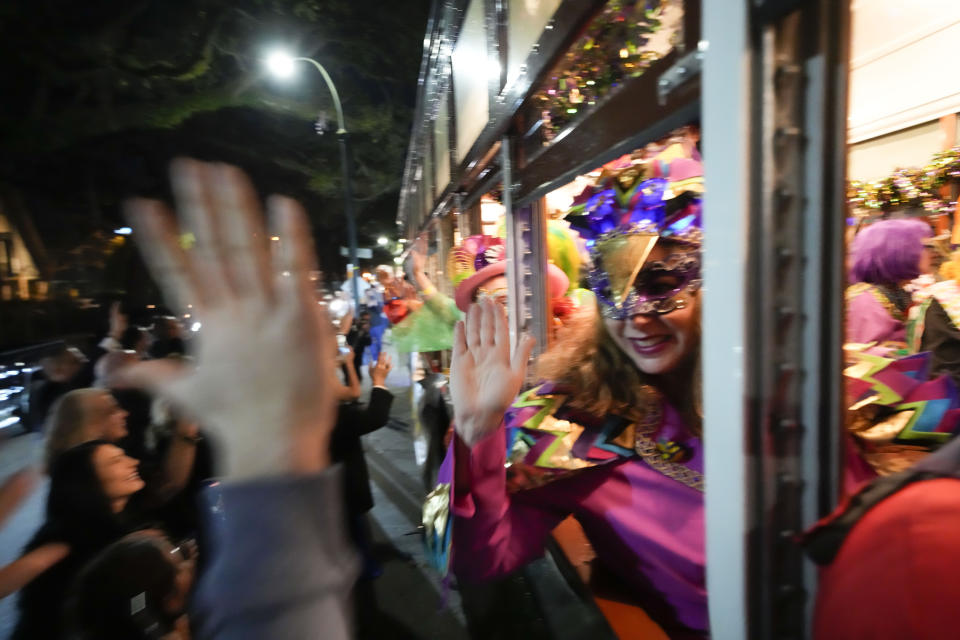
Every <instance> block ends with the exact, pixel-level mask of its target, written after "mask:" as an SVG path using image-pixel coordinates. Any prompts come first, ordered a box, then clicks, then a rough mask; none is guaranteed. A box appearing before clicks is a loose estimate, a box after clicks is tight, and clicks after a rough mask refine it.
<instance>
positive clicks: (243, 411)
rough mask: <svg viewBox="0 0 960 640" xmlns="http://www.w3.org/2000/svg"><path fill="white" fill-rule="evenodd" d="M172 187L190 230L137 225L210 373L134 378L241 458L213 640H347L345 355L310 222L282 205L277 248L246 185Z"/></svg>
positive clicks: (169, 222) (216, 505) (209, 494)
mask: <svg viewBox="0 0 960 640" xmlns="http://www.w3.org/2000/svg"><path fill="white" fill-rule="evenodd" d="M171 178H172V183H173V192H174V196H175V199H176V202H177V209H178V211H179V214H180V216H179V217H180V220H179V223H178V222H177V221H176V220H174V218H173V216H172V215H171V214H170V213H169V212H168V211H167V210H166V207H165V206H164V205H163V204H162V203H159V202H156V201H151V200H135V201H133V202H130V203H129V204H128V205H127V212H128V215H129V217H130V219H131V226H132V227H133V228H134V230H135V233H136V234H137V239H138V242H139V245H140V249H141V251H142V252H143V255H144V258H145V259H146V263H147V265H148V267H149V268H150V270H151V272H152V274H153V276H154V278H155V280H156V281H157V283H158V284H159V285H160V287H161V288H162V290H163V291H164V293H165V295H166V298H167V302H168V304H170V305H171V306H172V307H173V308H175V309H180V310H181V311H182V310H183V309H185V308H186V306H187V305H188V304H190V305H192V308H193V314H194V316H195V317H196V318H197V319H198V320H200V321H201V322H202V323H203V331H202V334H201V335H199V336H198V342H199V346H198V349H197V350H196V367H195V368H193V369H192V370H184V369H183V368H181V367H177V366H174V367H171V366H170V365H169V363H165V362H162V361H154V362H147V363H143V364H140V365H137V366H136V367H131V368H130V373H129V374H128V375H129V377H130V378H131V382H135V383H139V384H144V385H145V386H148V387H150V388H151V389H153V390H154V391H155V392H157V393H159V394H161V395H163V396H165V397H167V398H168V399H169V400H170V401H171V402H173V403H174V404H175V405H177V406H178V407H179V408H180V409H181V410H182V411H184V412H186V413H187V414H189V415H190V416H192V417H194V418H195V419H196V420H197V421H198V422H199V423H201V424H203V425H205V426H208V425H209V427H210V428H211V429H214V430H216V431H217V432H218V433H219V435H220V440H221V442H222V445H223V449H224V451H225V456H224V458H225V460H224V462H225V465H224V466H225V471H226V477H225V478H224V480H223V481H221V482H220V483H217V484H215V485H214V486H213V487H211V488H210V489H207V491H206V500H207V503H208V505H209V507H210V510H209V512H208V513H209V514H210V517H209V518H208V520H209V522H208V529H209V530H210V532H211V533H210V537H211V540H212V545H211V547H212V553H211V556H210V562H209V565H208V569H207V571H206V573H205V574H204V576H203V578H202V580H201V584H200V586H199V588H198V592H197V596H196V608H197V609H198V614H199V615H198V616H197V620H199V621H200V634H199V637H201V638H216V639H218V640H222V639H227V638H229V639H233V638H308V637H317V636H318V635H320V636H323V637H327V638H337V639H339V638H347V637H349V634H350V624H349V617H348V616H349V613H348V609H347V606H346V605H347V595H348V593H349V590H350V587H351V585H352V582H353V579H354V577H355V576H356V559H355V556H354V554H353V553H351V551H350V550H349V545H348V543H347V539H346V534H345V532H344V531H343V528H342V526H337V524H336V523H342V522H343V516H342V512H341V511H342V505H341V497H340V496H341V487H340V478H339V472H338V470H337V469H328V467H329V464H330V462H329V440H330V433H331V431H332V428H333V421H334V411H335V405H336V400H335V397H334V389H335V387H334V385H333V383H332V378H333V376H334V363H333V351H334V348H333V347H334V344H335V342H334V339H333V335H332V328H331V322H330V319H329V318H328V316H327V314H326V311H325V309H324V307H323V306H322V305H319V304H318V303H317V300H316V297H315V292H314V290H313V286H312V284H311V282H310V277H309V274H310V270H311V269H313V265H314V255H313V248H312V242H311V233H310V229H309V227H308V225H307V221H306V214H305V212H304V211H303V209H302V208H301V207H300V206H299V205H298V204H297V203H296V202H294V201H292V200H289V199H287V198H282V197H277V196H274V197H272V198H270V200H269V201H268V210H269V213H270V217H271V221H272V223H273V232H272V233H267V230H266V228H265V226H264V224H263V220H262V215H261V213H260V202H259V199H258V197H257V195H256V193H255V192H254V190H253V186H252V185H251V184H250V182H249V180H248V179H247V177H246V176H245V175H244V174H243V173H242V172H241V171H240V170H239V169H236V168H235V167H230V166H226V165H214V164H204V163H200V162H196V161H192V160H178V161H175V162H174V164H173V167H172V170H171ZM186 230H189V231H190V233H191V234H192V236H193V238H194V239H195V243H194V244H193V245H192V246H189V245H187V246H188V248H185V245H186V243H185V242H184V241H183V238H184V237H185V235H184V232H185V231H186ZM271 235H276V236H279V238H280V241H279V242H278V243H275V244H278V245H279V250H278V251H277V252H276V254H275V255H274V256H273V259H272V260H271V253H270V250H269V244H270V241H269V238H270V236H271ZM303 558H310V559H311V562H309V563H304V562H303Z"/></svg>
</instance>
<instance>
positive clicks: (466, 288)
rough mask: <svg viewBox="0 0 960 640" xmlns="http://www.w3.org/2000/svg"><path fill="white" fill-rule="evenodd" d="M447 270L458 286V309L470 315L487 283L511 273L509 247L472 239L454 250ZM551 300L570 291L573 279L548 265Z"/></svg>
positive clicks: (486, 238) (497, 240) (491, 239)
mask: <svg viewBox="0 0 960 640" xmlns="http://www.w3.org/2000/svg"><path fill="white" fill-rule="evenodd" d="M447 269H448V272H449V273H450V275H451V279H452V280H453V283H454V285H455V287H456V288H455V289H454V292H453V297H454V300H455V301H456V303H457V308H458V309H460V310H461V311H463V312H466V311H467V309H469V308H470V304H471V303H472V302H473V297H474V294H475V293H476V291H477V289H479V288H480V287H481V286H482V285H483V283H484V282H486V281H488V280H490V279H491V278H495V277H497V276H502V275H503V274H505V273H506V272H507V260H506V247H505V246H504V244H503V240H502V239H501V238H494V237H490V236H470V237H469V238H467V239H466V240H464V242H463V244H462V245H460V246H458V247H454V248H453V249H452V250H451V251H450V256H449V258H448V259H447ZM547 277H548V278H549V280H550V297H551V298H560V297H562V296H563V295H564V294H565V293H566V292H567V289H568V288H569V287H570V279H569V278H568V277H567V274H565V273H564V272H563V270H562V269H560V267H558V266H556V265H555V264H553V263H548V264H547Z"/></svg>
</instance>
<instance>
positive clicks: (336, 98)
mask: <svg viewBox="0 0 960 640" xmlns="http://www.w3.org/2000/svg"><path fill="white" fill-rule="evenodd" d="M264 62H265V64H266V67H267V70H268V71H269V72H270V73H271V74H272V75H274V76H276V77H278V78H281V79H284V78H289V77H291V76H292V75H293V74H294V72H295V71H296V63H297V62H309V63H310V64H312V65H313V66H314V67H315V68H316V70H317V71H319V72H320V75H321V76H323V81H324V82H326V83H327V89H329V90H330V95H331V96H332V97H333V106H334V108H335V109H336V111H337V140H338V141H339V142H340V164H341V165H342V169H343V198H344V209H345V211H344V213H345V214H346V216H347V243H348V244H349V246H350V282H351V287H352V293H353V304H354V308H355V309H356V312H357V313H359V312H360V287H359V286H358V284H357V278H356V276H355V275H354V270H355V269H358V268H359V264H358V261H357V221H356V219H355V218H354V213H353V184H352V182H351V175H352V174H353V170H352V168H351V157H350V147H349V144H348V134H347V127H346V126H345V125H344V123H343V107H341V106H340V94H338V93H337V87H336V86H334V84H333V80H332V79H331V78H330V74H329V73H327V70H326V69H324V68H323V65H321V64H320V63H319V62H317V61H316V60H314V59H312V58H301V57H297V58H295V57H293V56H291V55H290V54H288V53H286V52H284V51H280V50H277V51H273V52H272V53H271V54H270V55H268V56H267V58H266V60H265V61H264Z"/></svg>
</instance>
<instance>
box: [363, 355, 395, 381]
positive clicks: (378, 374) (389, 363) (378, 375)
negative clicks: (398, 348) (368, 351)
mask: <svg viewBox="0 0 960 640" xmlns="http://www.w3.org/2000/svg"><path fill="white" fill-rule="evenodd" d="M391 370H393V360H391V359H390V356H389V355H387V353H386V352H385V351H381V352H380V355H379V356H378V357H377V361H376V362H371V363H370V367H369V371H370V382H371V383H372V384H373V386H375V387H383V386H386V384H387V376H389V375H390V371H391Z"/></svg>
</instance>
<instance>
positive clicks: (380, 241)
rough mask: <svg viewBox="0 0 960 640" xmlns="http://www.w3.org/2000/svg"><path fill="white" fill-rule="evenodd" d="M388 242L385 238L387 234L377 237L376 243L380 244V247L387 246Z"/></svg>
mask: <svg viewBox="0 0 960 640" xmlns="http://www.w3.org/2000/svg"><path fill="white" fill-rule="evenodd" d="M388 242H390V240H388V239H387V236H380V237H379V238H377V244H378V245H380V246H381V247H385V246H387V243H388Z"/></svg>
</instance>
